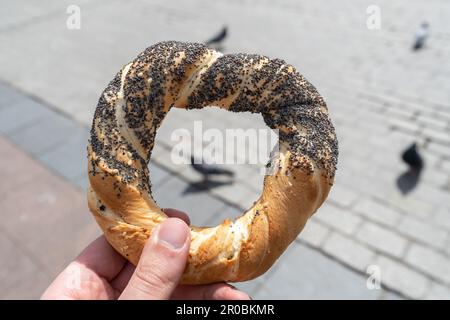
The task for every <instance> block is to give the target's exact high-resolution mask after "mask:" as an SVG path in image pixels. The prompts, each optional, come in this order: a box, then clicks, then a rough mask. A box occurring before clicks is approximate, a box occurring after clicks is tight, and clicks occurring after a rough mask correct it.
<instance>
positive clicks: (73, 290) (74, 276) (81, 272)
mask: <svg viewBox="0 0 450 320" xmlns="http://www.w3.org/2000/svg"><path fill="white" fill-rule="evenodd" d="M164 212H165V213H166V214H167V215H168V216H169V217H170V218H169V219H167V220H166V221H164V222H163V223H162V224H161V225H160V226H159V227H157V229H156V230H155V232H153V233H152V236H151V237H150V238H149V240H148V241H147V243H146V245H145V248H144V250H143V253H142V256H141V259H140V261H139V263H138V265H137V267H134V266H133V265H132V264H131V263H129V262H128V261H127V260H126V259H124V258H123V257H122V256H121V255H120V254H119V253H117V252H116V251H115V250H114V249H113V248H112V247H111V246H110V245H109V243H108V242H107V241H106V239H105V237H104V236H101V237H99V238H97V239H96V240H95V241H93V242H92V243H91V244H90V245H88V246H87V247H86V249H84V250H83V252H81V254H80V255H79V256H78V257H77V258H76V259H75V260H74V261H72V262H71V263H70V264H69V265H68V266H67V267H66V268H65V269H64V270H63V271H62V272H61V273H60V274H59V275H58V276H57V277H56V278H55V280H54V281H53V282H52V284H51V285H50V286H49V287H48V288H47V290H46V291H45V292H44V293H43V295H42V297H41V298H42V299H70V300H75V299H87V300H91V299H107V300H113V299H145V300H150V299H207V300H216V299H217V300H219V299H220V300H246V299H250V297H249V296H248V295H247V294H246V293H244V292H242V291H239V290H237V289H235V288H234V287H232V286H230V285H229V284H226V283H216V284H211V285H198V286H188V285H180V284H179V282H180V278H181V275H182V274H183V270H184V268H185V265H186V261H187V257H188V252H189V245H190V229H189V226H188V224H189V217H188V216H187V215H186V214H185V213H184V212H181V211H178V210H174V209H165V210H164Z"/></svg>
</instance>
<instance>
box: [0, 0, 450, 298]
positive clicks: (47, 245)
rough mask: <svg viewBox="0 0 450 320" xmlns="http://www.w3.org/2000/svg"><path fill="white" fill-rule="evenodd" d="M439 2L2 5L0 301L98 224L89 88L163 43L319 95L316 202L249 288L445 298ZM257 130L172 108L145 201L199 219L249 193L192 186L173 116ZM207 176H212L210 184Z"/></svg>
mask: <svg viewBox="0 0 450 320" xmlns="http://www.w3.org/2000/svg"><path fill="white" fill-rule="evenodd" d="M449 16H450V3H448V1H445V0H429V1H424V0H409V1H406V0H398V1H387V0H378V1H375V2H373V1H365V0H342V1H325V0H320V1H294V0H286V1H269V0H260V1H257V0H228V1H225V0H216V1H207V0H188V1H167V0H165V1H163V0H146V1H144V0H141V1H132V2H126V1H118V0H113V1H100V0H86V1H73V0H71V1H50V0H41V1H31V0H29V1H25V0H21V1H6V0H0V154H1V157H0V167H1V168H2V175H1V180H0V209H1V210H0V217H1V219H0V221H1V223H0V257H1V258H0V288H1V289H2V290H1V291H0V298H3V299H11V298H26V299H30V298H38V297H39V296H40V294H41V293H42V292H43V290H44V289H45V288H46V287H47V286H48V284H49V283H50V282H51V280H52V279H53V278H54V277H55V275H56V274H57V273H58V272H59V271H61V270H62V268H64V267H65V266H66V265H67V263H68V262H69V261H71V259H73V258H74V257H75V256H76V255H77V254H78V253H79V252H80V250H81V249H82V248H84V247H85V246H86V245H87V244H88V243H89V242H90V241H92V240H93V239H95V238H96V237H97V236H98V235H100V230H99V228H98V227H97V225H96V224H95V222H94V219H93V218H92V216H91V214H90V213H89V211H88V209H87V205H86V195H85V190H86V185H87V174H86V159H85V157H86V145H87V139H88V130H89V127H90V124H91V120H92V116H93V112H94V110H95V107H96V104H97V101H98V98H99V96H100V93H101V92H102V91H103V89H104V88H105V86H106V85H107V83H108V82H109V81H110V80H111V79H112V78H113V76H114V75H115V74H116V72H117V71H118V70H119V69H120V68H121V67H122V66H123V65H124V64H126V63H127V62H129V61H130V60H132V59H134V57H135V56H136V55H137V54H138V53H140V52H141V51H142V50H143V49H145V48H146V47H148V46H150V45H152V44H154V43H156V42H158V41H163V40H180V41H192V42H203V43H205V42H208V44H209V45H210V46H213V47H217V48H220V49H221V50H222V51H223V52H224V53H234V52H247V53H260V54H265V55H268V56H270V57H278V58H282V59H284V60H286V61H287V62H289V63H291V64H293V65H294V66H295V67H296V68H297V69H298V70H299V71H300V72H301V73H302V74H303V75H304V76H305V77H306V78H307V79H308V80H309V81H311V82H312V83H313V84H314V85H315V86H316V87H317V88H318V90H319V91H320V93H321V94H322V95H323V96H324V97H325V99H326V101H327V103H328V107H329V111H330V115H331V118H332V120H333V123H334V124H335V126H336V130H337V135H338V139H339V148H340V157H339V164H338V171H337V176H336V181H335V186H334V187H333V189H332V191H331V194H330V196H329V198H328V200H327V201H326V203H325V204H324V205H323V206H322V207H321V208H320V209H319V211H318V212H317V213H316V214H315V215H314V217H313V218H312V219H311V220H310V221H309V223H308V224H307V226H306V228H305V229H304V231H303V232H302V233H301V234H300V236H299V237H298V239H297V240H296V241H295V242H294V243H293V244H292V245H291V246H290V247H289V249H288V250H287V251H286V252H285V253H284V255H283V256H282V257H281V258H280V260H279V261H278V262H277V263H276V264H275V265H274V266H273V267H272V269H271V270H270V271H269V272H268V273H267V274H265V275H264V276H262V277H260V278H258V279H256V280H253V281H250V282H246V283H241V284H238V287H240V288H242V289H244V290H246V291H247V292H248V293H250V294H251V295H252V296H253V297H254V298H256V299H263V298H265V299H283V298H286V299H314V298H319V299H352V298H353V299H434V298H437V299H449V298H450V197H449V191H450V63H449V61H450V22H449V19H448V17H449ZM195 120H202V121H203V122H202V123H203V127H204V128H218V129H219V130H225V129H229V128H244V129H245V128H264V127H265V126H264V122H263V121H262V118H261V117H260V116H259V115H250V114H234V113H231V112H225V111H221V110H218V109H217V108H208V109H203V110H201V111H184V110H172V111H171V112H170V114H169V116H168V117H167V118H166V120H165V121H164V123H163V125H162V127H161V129H160V131H159V132H158V137H157V140H158V141H157V145H156V147H155V150H154V155H153V158H152V162H151V164H150V169H151V179H152V182H153V190H154V196H155V199H156V201H157V202H158V204H159V205H160V206H161V207H173V208H178V209H180V210H184V211H186V212H188V213H189V214H190V216H191V217H192V221H193V223H194V224H197V225H214V224H216V223H220V222H221V221H222V220H223V219H225V218H226V217H235V216H237V215H239V214H240V213H241V212H243V210H244V209H246V208H248V207H249V206H250V205H251V204H252V203H253V201H254V200H255V199H257V197H258V195H259V194H260V192H261V190H262V181H263V175H261V174H260V173H259V169H260V168H259V166H255V165H250V164H244V165H226V166H219V167H220V169H221V170H229V171H231V172H232V174H222V175H219V176H218V177H215V178H214V179H217V181H219V182H217V183H206V185H205V182H204V180H205V179H206V178H205V176H204V174H203V173H202V169H201V168H200V169H199V168H198V167H196V168H195V167H193V166H191V165H189V164H185V165H176V164H175V163H173V162H172V161H170V159H171V158H170V153H171V150H172V147H173V146H174V144H175V143H176V142H174V141H172V140H171V133H172V132H173V131H174V130H175V129H179V128H186V129H189V130H192V128H193V123H194V121H195ZM220 181H221V182H220Z"/></svg>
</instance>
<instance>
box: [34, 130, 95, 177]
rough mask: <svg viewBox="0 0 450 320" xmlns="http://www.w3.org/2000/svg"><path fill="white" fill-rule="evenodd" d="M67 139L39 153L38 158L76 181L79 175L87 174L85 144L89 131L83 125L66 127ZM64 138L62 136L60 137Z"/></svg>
mask: <svg viewBox="0 0 450 320" xmlns="http://www.w3.org/2000/svg"><path fill="white" fill-rule="evenodd" d="M67 130H71V131H70V133H68V134H69V135H70V136H69V138H68V139H63V140H61V143H60V144H58V145H57V146H55V147H54V148H50V149H47V150H48V151H44V152H43V153H40V154H39V156H38V159H39V160H40V161H41V162H43V163H44V164H45V165H46V166H47V167H49V168H51V169H53V170H54V171H56V172H57V173H59V174H60V175H62V176H63V177H65V178H66V179H68V180H70V181H73V182H75V181H77V178H78V177H79V176H81V175H83V174H84V175H87V150H86V148H87V144H88V137H89V131H88V129H87V128H84V127H81V126H80V127H73V126H72V128H70V127H69V128H68V129H67ZM62 138H64V137H62Z"/></svg>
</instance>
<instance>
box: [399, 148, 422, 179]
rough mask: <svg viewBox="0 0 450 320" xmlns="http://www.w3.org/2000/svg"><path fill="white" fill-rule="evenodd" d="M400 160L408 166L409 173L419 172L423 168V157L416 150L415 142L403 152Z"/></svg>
mask: <svg viewBox="0 0 450 320" xmlns="http://www.w3.org/2000/svg"><path fill="white" fill-rule="evenodd" d="M402 160H403V162H405V163H406V164H407V165H408V166H409V167H410V171H411V173H416V174H419V173H420V171H421V170H422V169H423V165H424V164H423V159H422V156H421V155H420V154H419V152H418V151H417V144H416V143H415V142H414V143H413V144H412V145H411V146H409V148H408V149H406V150H405V151H404V152H403V154H402Z"/></svg>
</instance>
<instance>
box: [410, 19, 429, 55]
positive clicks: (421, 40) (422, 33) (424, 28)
mask: <svg viewBox="0 0 450 320" xmlns="http://www.w3.org/2000/svg"><path fill="white" fill-rule="evenodd" d="M428 34H429V25H428V22H426V21H424V22H422V24H421V25H420V27H419V29H418V30H417V31H416V35H415V40H414V45H413V50H414V51H417V50H419V49H422V48H423V46H424V45H425V40H426V39H427V37H428Z"/></svg>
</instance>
